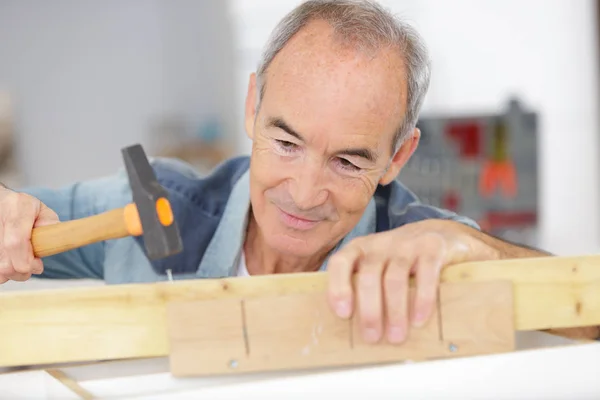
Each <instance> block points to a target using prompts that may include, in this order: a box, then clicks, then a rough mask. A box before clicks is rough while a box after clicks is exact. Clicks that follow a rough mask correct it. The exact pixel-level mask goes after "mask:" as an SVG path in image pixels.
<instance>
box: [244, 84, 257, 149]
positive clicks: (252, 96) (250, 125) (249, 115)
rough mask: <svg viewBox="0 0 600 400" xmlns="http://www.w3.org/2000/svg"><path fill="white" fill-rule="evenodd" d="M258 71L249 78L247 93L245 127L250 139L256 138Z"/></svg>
mask: <svg viewBox="0 0 600 400" xmlns="http://www.w3.org/2000/svg"><path fill="white" fill-rule="evenodd" d="M256 100H257V99H256V73H254V72H253V73H251V74H250V78H249V79H248V92H247V94H246V107H245V122H244V125H245V128H246V135H247V136H248V138H249V139H250V140H252V139H254V122H255V119H256Z"/></svg>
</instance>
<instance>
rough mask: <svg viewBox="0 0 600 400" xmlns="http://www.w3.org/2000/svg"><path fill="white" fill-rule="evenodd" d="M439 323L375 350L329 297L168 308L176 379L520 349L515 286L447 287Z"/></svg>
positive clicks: (267, 298)
mask: <svg viewBox="0 0 600 400" xmlns="http://www.w3.org/2000/svg"><path fill="white" fill-rule="evenodd" d="M439 299H440V302H439V304H438V307H437V308H438V309H439V310H441V313H438V312H436V313H435V315H434V317H433V318H432V319H431V320H429V322H428V323H427V325H426V326H424V327H423V328H420V329H413V330H411V331H410V335H409V338H408V340H407V341H406V342H404V343H402V344H401V345H398V344H390V343H387V342H386V341H385V339H383V340H382V341H380V343H375V344H370V343H366V342H364V341H363V339H362V335H361V334H360V332H359V331H358V325H359V324H358V320H359V319H358V318H357V317H354V318H352V320H341V319H339V318H337V317H336V316H335V315H334V314H333V313H332V312H331V311H330V309H329V307H328V304H327V300H326V297H325V295H324V294H323V293H310V294H295V295H283V296H265V297H260V298H254V299H248V300H242V299H239V300H232V299H225V300H210V301H191V302H173V303H171V304H170V305H169V306H168V314H167V315H168V325H169V340H170V342H169V343H170V365H171V372H172V373H173V375H175V376H181V377H184V376H201V375H212V374H232V373H234V374H235V373H246V372H259V371H260V372H264V371H276V370H288V369H306V368H315V367H331V366H343V365H357V364H379V363H387V362H394V361H405V360H412V361H416V360H426V359H430V358H445V357H454V356H459V355H460V356H466V355H475V354H491V353H498V352H506V351H511V350H514V346H515V341H514V334H515V332H514V329H513V318H512V314H513V304H512V285H511V284H510V282H482V283H472V284H464V283H444V284H442V285H441V287H440V297H439Z"/></svg>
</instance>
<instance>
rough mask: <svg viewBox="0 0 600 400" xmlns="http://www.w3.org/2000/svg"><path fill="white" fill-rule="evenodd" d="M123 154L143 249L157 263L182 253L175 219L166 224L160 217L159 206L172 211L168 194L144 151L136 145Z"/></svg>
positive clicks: (124, 150)
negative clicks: (138, 219)
mask: <svg viewBox="0 0 600 400" xmlns="http://www.w3.org/2000/svg"><path fill="white" fill-rule="evenodd" d="M122 154H123V159H124V161H125V169H126V170H127V175H128V177H129V184H130V186H131V191H132V195H133V202H134V203H135V205H136V207H137V210H138V214H139V216H140V221H141V223H142V230H143V235H144V236H143V240H144V247H145V248H146V252H147V254H148V258H150V259H152V260H156V259H159V258H164V257H168V256H170V255H173V254H177V253H179V252H181V251H182V250H183V243H182V241H181V236H180V235H179V228H178V227H177V223H176V221H175V218H170V219H169V220H168V221H165V218H161V216H160V215H159V210H158V209H157V208H158V207H162V208H163V209H164V207H167V208H168V210H167V211H168V213H170V212H171V210H170V203H169V200H168V194H167V191H166V190H165V189H164V188H163V187H162V186H161V185H160V184H159V183H158V180H157V179H156V175H155V174H154V170H153V169H152V167H151V166H150V162H149V161H148V158H147V157H146V153H145V152H144V149H143V148H142V146H141V145H139V144H136V145H133V146H129V147H125V148H124V149H123V150H122ZM163 211H164V210H163ZM161 219H162V221H161Z"/></svg>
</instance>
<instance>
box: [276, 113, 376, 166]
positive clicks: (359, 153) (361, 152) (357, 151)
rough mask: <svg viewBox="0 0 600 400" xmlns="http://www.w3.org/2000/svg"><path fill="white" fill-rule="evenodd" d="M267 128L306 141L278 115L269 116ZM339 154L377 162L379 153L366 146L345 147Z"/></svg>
mask: <svg viewBox="0 0 600 400" xmlns="http://www.w3.org/2000/svg"><path fill="white" fill-rule="evenodd" d="M267 128H279V129H281V130H282V131H284V132H286V133H287V134H288V135H290V136H293V137H295V138H296V139H298V140H299V141H301V142H302V143H305V142H306V141H305V140H304V138H303V137H302V135H300V134H299V133H298V132H296V131H295V130H294V129H292V128H291V127H290V126H289V125H288V124H287V123H286V122H285V121H284V120H283V119H281V118H278V117H274V118H269V120H268V121H267ZM337 154H341V155H346V156H351V157H352V156H353V157H360V158H364V159H365V160H367V161H369V162H372V163H375V162H376V161H377V154H375V153H374V152H373V151H372V150H370V149H368V148H366V147H365V148H350V149H344V150H340V151H338V152H337Z"/></svg>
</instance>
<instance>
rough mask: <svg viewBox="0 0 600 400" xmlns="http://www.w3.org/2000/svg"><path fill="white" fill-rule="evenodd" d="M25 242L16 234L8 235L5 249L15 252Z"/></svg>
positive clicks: (5, 239) (5, 238)
mask: <svg viewBox="0 0 600 400" xmlns="http://www.w3.org/2000/svg"><path fill="white" fill-rule="evenodd" d="M22 242H23V240H22V239H21V238H19V237H18V236H17V235H15V234H8V235H6V236H5V237H4V248H5V249H6V250H8V251H13V250H15V249H18V248H19V246H21V244H22Z"/></svg>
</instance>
